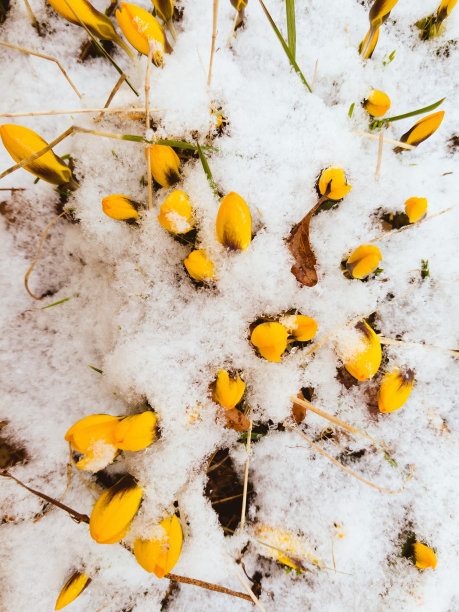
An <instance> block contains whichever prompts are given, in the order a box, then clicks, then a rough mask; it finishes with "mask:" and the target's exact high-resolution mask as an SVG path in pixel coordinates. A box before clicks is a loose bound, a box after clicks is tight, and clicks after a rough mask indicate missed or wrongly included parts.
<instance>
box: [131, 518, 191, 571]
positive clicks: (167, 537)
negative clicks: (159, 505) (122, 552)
mask: <svg viewBox="0 0 459 612" xmlns="http://www.w3.org/2000/svg"><path fill="white" fill-rule="evenodd" d="M159 527H161V530H162V534H161V535H158V537H154V538H152V539H151V540H143V539H141V538H138V539H137V540H136V541H135V543H134V555H135V558H136V560H137V563H138V564H139V565H141V566H142V567H143V568H144V570H146V571H147V572H154V573H155V574H156V576H157V577H158V578H163V577H164V575H165V574H168V573H169V572H170V571H171V570H172V569H173V568H174V566H175V564H176V563H177V561H178V559H179V557H180V553H181V550H182V540H183V534H182V527H181V525H180V521H179V520H178V518H177V517H176V516H175V514H174V515H173V516H172V517H170V518H166V519H164V520H163V521H161V523H160V524H159Z"/></svg>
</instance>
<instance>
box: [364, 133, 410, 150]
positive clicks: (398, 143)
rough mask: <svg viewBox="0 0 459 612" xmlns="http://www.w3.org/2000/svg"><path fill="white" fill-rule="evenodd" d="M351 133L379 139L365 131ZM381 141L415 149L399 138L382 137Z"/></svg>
mask: <svg viewBox="0 0 459 612" xmlns="http://www.w3.org/2000/svg"><path fill="white" fill-rule="evenodd" d="M352 133H353V134H357V136H363V138H370V139H371V140H379V136H376V134H368V133H367V132H362V131H361V130H354V131H353V132H352ZM383 142H387V144H391V145H394V146H396V147H402V149H415V148H416V147H414V146H413V145H410V144H407V143H406V142H401V140H392V138H383Z"/></svg>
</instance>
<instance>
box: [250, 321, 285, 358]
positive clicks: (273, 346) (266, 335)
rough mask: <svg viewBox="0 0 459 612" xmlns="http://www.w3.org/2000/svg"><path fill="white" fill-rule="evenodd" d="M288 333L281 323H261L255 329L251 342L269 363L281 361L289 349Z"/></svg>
mask: <svg viewBox="0 0 459 612" xmlns="http://www.w3.org/2000/svg"><path fill="white" fill-rule="evenodd" d="M287 339H288V332H287V330H286V328H285V327H284V326H283V325H282V324H281V323H260V324H259V325H257V326H256V327H255V329H254V330H253V332H252V335H251V337H250V341H251V342H252V344H253V345H254V346H256V347H257V349H258V352H259V353H260V355H261V356H262V357H264V358H265V359H267V360H268V361H281V357H282V353H283V352H284V351H285V349H286V348H287Z"/></svg>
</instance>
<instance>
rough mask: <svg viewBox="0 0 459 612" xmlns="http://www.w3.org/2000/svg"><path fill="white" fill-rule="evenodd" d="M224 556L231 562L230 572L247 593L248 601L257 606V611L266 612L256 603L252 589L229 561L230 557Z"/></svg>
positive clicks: (256, 599) (232, 562) (256, 598)
mask: <svg viewBox="0 0 459 612" xmlns="http://www.w3.org/2000/svg"><path fill="white" fill-rule="evenodd" d="M225 556H226V557H227V558H228V559H229V560H230V561H231V570H232V572H233V574H234V575H235V576H236V578H237V579H238V580H239V582H240V583H241V584H242V586H243V587H244V589H245V590H246V591H247V593H248V595H249V598H250V600H251V601H253V603H254V604H255V605H256V606H257V608H258V609H259V610H262V612H266V609H265V608H264V607H263V606H262V605H261V603H260V602H259V601H258V597H257V596H256V595H255V593H254V592H253V591H252V589H251V588H250V586H249V584H248V582H247V581H246V579H245V578H244V576H243V575H242V574H241V572H240V571H239V570H238V569H237V567H236V566H235V564H234V561H233V559H231V557H229V556H228V555H225Z"/></svg>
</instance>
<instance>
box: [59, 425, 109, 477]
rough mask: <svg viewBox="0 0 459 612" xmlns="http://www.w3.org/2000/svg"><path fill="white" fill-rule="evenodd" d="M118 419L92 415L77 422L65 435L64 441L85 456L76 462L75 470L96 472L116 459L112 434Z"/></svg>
mask: <svg viewBox="0 0 459 612" xmlns="http://www.w3.org/2000/svg"><path fill="white" fill-rule="evenodd" d="M117 423H118V417H114V416H111V415H109V414H93V415H90V416H87V417H85V418H84V419H81V420H79V421H77V422H76V423H75V424H74V425H72V427H71V428H70V429H69V430H68V431H67V433H66V434H65V439H66V440H67V442H70V444H71V445H72V447H73V448H74V449H75V450H76V451H77V452H78V453H82V454H84V455H86V456H85V457H83V458H82V459H80V460H79V461H78V463H77V464H76V465H77V468H79V469H80V470H86V471H89V472H98V471H99V470H101V469H103V468H104V467H106V466H107V465H108V464H109V463H111V462H112V461H113V459H114V458H115V457H116V454H117V452H118V449H117V447H116V445H115V444H114V432H115V427H116V425H117Z"/></svg>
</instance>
